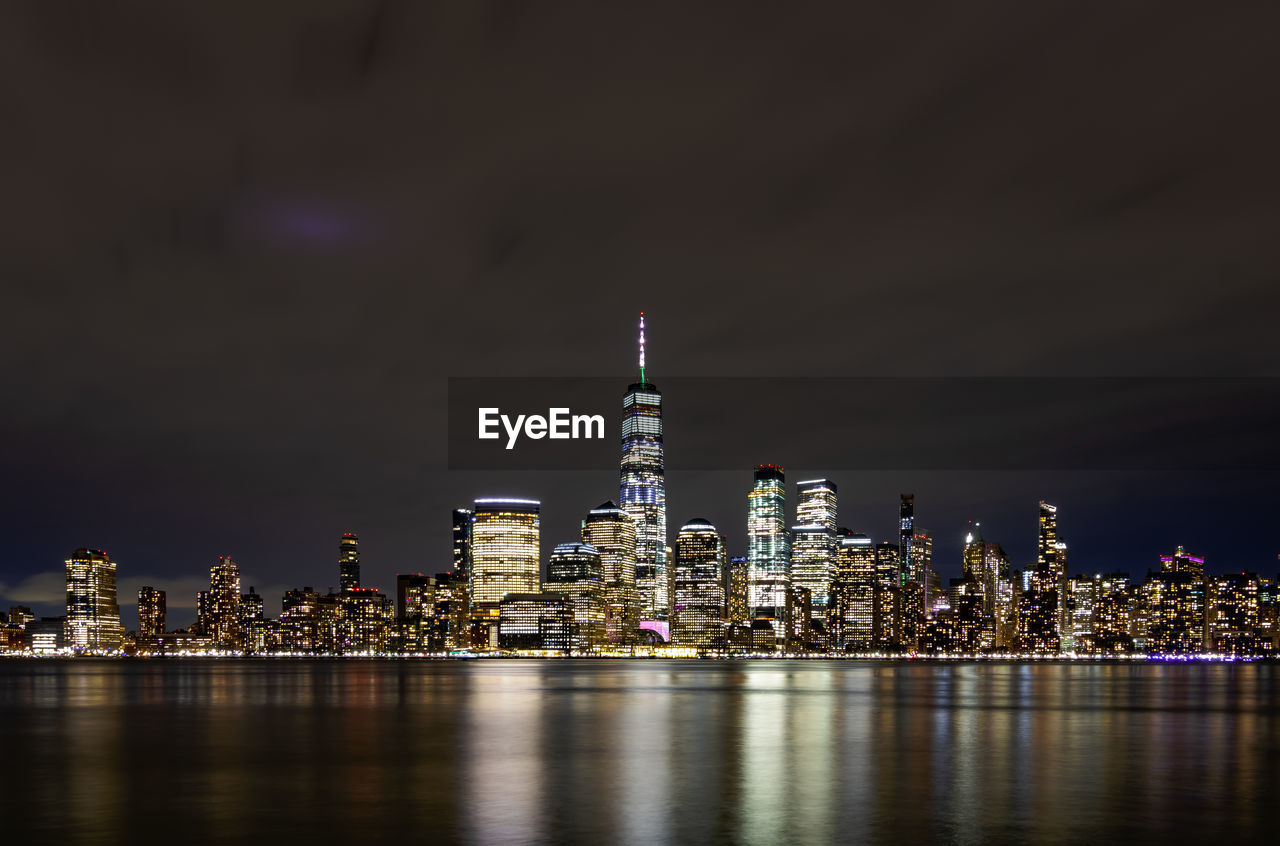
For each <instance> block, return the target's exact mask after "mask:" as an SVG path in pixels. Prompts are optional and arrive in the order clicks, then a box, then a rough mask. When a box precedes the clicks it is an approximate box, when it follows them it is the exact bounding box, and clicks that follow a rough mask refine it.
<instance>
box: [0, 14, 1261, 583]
mask: <svg viewBox="0 0 1280 846" xmlns="http://www.w3.org/2000/svg"><path fill="white" fill-rule="evenodd" d="M0 17H2V20H0V55H3V56H4V57H5V63H6V74H5V78H6V80H7V82H6V84H5V86H4V88H3V91H2V92H0V103H2V104H3V107H4V112H5V115H6V130H5V132H4V133H3V134H0V152H3V154H4V158H5V161H6V162H8V163H9V167H8V168H7V169H6V180H5V186H4V191H3V192H2V194H0V196H2V198H3V199H0V208H3V224H4V229H5V234H6V237H5V245H4V247H3V248H2V249H0V274H3V278H4V280H5V284H4V291H5V297H4V303H5V309H4V315H5V318H6V319H5V332H4V333H3V335H2V336H0V338H2V339H0V352H2V353H3V355H2V356H0V380H2V384H3V385H4V388H5V392H4V397H5V414H4V416H3V422H2V423H0V436H3V438H4V442H5V444H6V449H5V451H4V457H3V468H4V477H5V480H6V482H7V484H6V485H5V486H4V495H3V496H4V503H3V504H4V507H5V511H6V513H7V514H8V515H9V517H10V529H9V532H8V538H7V540H8V541H9V542H8V543H7V544H6V549H5V552H4V554H3V558H2V559H0V566H2V567H3V571H4V581H5V582H6V583H7V584H18V583H21V582H22V580H23V579H24V578H26V577H27V576H30V575H33V574H37V573H40V572H44V571H47V570H49V569H51V568H56V567H57V566H58V562H60V561H61V558H62V557H63V556H65V554H66V553H67V552H68V551H70V550H71V549H73V548H74V547H76V546H79V545H83V544H92V545H103V546H108V547H109V548H110V549H111V550H112V551H113V553H115V554H116V555H117V557H119V559H120V560H121V561H122V562H124V566H126V567H128V568H131V569H134V571H135V572H142V573H149V574H157V577H158V575H159V574H163V573H172V574H173V576H174V578H175V579H177V578H180V577H183V576H187V575H189V574H190V573H191V572H192V571H193V570H198V569H203V568H205V567H206V566H207V564H208V563H209V562H210V561H211V560H212V558H213V557H214V556H216V555H217V554H224V553H227V552H231V553H233V554H236V555H238V556H240V557H241V558H244V559H246V562H247V563H246V566H249V567H250V568H251V569H252V570H253V571H254V572H255V573H258V574H261V578H262V579H264V580H265V581H270V582H271V583H293V582H297V583H304V582H307V583H324V582H325V580H326V579H331V578H332V577H331V576H330V575H328V574H329V573H331V571H332V569H333V558H334V549H333V547H334V543H335V539H336V535H337V534H338V533H339V532H340V531H343V530H347V529H353V528H354V529H358V530H360V531H361V532H362V533H363V536H364V537H365V538H366V542H365V543H366V547H367V557H368V559H369V566H370V568H371V569H372V570H373V572H374V573H375V574H376V575H375V580H377V581H380V582H382V583H383V584H384V585H385V584H386V583H387V582H388V581H389V579H390V576H391V574H392V573H393V572H394V571H395V570H396V569H403V568H407V567H410V566H412V567H413V568H414V569H418V568H434V567H438V566H441V564H442V563H443V560H444V558H445V556H446V554H447V540H446V536H445V528H446V526H447V523H446V521H447V519H448V518H447V509H448V508H449V507H450V506H452V505H453V504H455V503H458V502H463V501H466V500H467V499H469V498H471V497H473V496H475V495H479V494H483V493H492V492H497V491H498V490H502V491H507V490H510V491H511V492H513V493H530V494H535V495H538V496H540V497H541V498H543V499H544V500H545V501H547V502H548V524H549V529H548V533H549V534H551V533H554V534H555V535H556V536H557V537H559V536H561V535H563V534H565V533H567V532H572V530H573V528H574V522H575V521H576V519H577V516H576V515H577V514H578V513H579V512H580V511H581V510H582V508H584V507H588V506H590V505H593V504H595V503H597V502H599V501H600V500H603V499H605V498H608V497H610V496H612V495H613V493H614V486H615V485H616V477H615V475H614V474H613V472H612V470H611V469H609V468H603V469H602V470H601V471H600V473H599V474H597V475H591V474H588V475H589V476H590V478H588V477H586V476H581V475H576V474H572V475H571V476H566V477H564V478H551V477H548V478H546V479H541V478H529V477H525V476H521V477H518V478H515V479H504V478H474V477H469V476H460V475H457V474H453V475H451V474H448V473H446V472H444V471H443V470H442V469H441V468H442V467H443V465H444V441H443V425H444V420H445V412H444V408H443V402H444V388H445V382H444V379H445V377H446V376H450V375H529V374H552V375H570V376H577V375H583V376H613V375H617V376H618V377H619V378H620V379H626V378H627V377H628V374H629V370H630V361H631V356H632V350H631V344H632V339H631V323H632V320H633V317H634V313H635V312H636V311H638V310H640V309H644V310H645V311H647V312H649V313H650V314H651V315H652V316H653V319H652V322H651V326H652V329H651V338H652V342H653V343H652V366H653V372H654V375H655V378H656V379H658V381H659V382H660V381H661V375H662V374H669V375H680V376H722V375H738V374H743V373H749V374H760V375H776V376H791V375H807V376H808V375H816V376H862V375H922V376H961V375H963V376H968V375H1040V374H1047V375H1113V374H1120V375H1142V376H1163V375H1197V376H1215V375H1251V376H1259V375H1270V376H1274V375H1277V374H1278V371H1280V361H1278V360H1277V353H1276V348H1275V345H1274V343H1273V342H1272V328H1271V325H1270V324H1271V321H1272V319H1273V318H1272V315H1274V314H1275V313H1277V311H1280V294H1277V291H1280V286H1277V284H1276V283H1277V281H1278V279H1277V276H1278V270H1280V267H1278V264H1280V263H1278V261H1277V250H1276V248H1275V247H1274V244H1273V242H1274V232H1275V231H1277V228H1278V226H1277V224H1280V220H1278V219H1277V218H1278V217H1280V214H1278V207H1277V204H1276V202H1275V197H1276V196H1278V195H1280V171H1278V168H1277V165H1276V157H1275V154H1274V151H1275V150H1276V149H1277V147H1278V146H1280V145H1278V142H1280V118H1278V117H1277V112H1276V110H1275V108H1274V104H1275V103H1276V102H1277V99H1278V97H1277V95H1278V94H1280V90H1277V89H1278V88H1280V82H1278V81H1277V77H1276V75H1275V73H1274V49H1273V45H1272V43H1271V39H1270V37H1269V34H1270V33H1273V32H1275V31H1276V29H1277V24H1280V10H1277V9H1276V8H1274V7H1270V6H1267V5H1266V4H1257V5H1250V6H1240V7H1233V8H1215V9H1213V10H1212V11H1209V10H1207V9H1203V8H1200V7H1197V6H1194V5H1191V4H1185V5H1184V4H1172V5H1170V4H1167V3H1120V4H1108V5H1107V6H1106V7H1102V6H1099V7H1096V8H1090V7H1081V6H1080V5H1079V4H1070V3H1048V4H1046V3H1038V4H1015V3H978V4H963V5H956V4H937V5H934V6H932V7H927V6H926V7H911V8H910V9H907V8H894V9H886V8H883V7H880V6H876V5H872V4H866V5H861V6H850V5H845V6H830V5H809V4H789V5H788V6H787V7H786V8H785V9H783V8H781V7H774V8H766V7H763V6H756V5H752V4H699V5H697V6H693V7H689V6H687V5H686V6H676V5H671V6H664V5H658V6H654V5H648V6H644V7H634V6H617V7H607V6H599V5H597V6H589V5H559V4H546V3H537V4H518V3H505V2H504V3H496V2H495V3H487V4H486V3H467V4H459V5H446V4H438V5H437V4H418V3H394V2H381V3H358V2H333V3H319V4H314V3H306V4H269V5H267V6H261V5H259V6H255V7H253V8H252V9H250V7H248V6H236V5H230V6H229V5H225V4H204V5H197V6H190V5H188V6H176V5H173V4H166V3H116V4H112V5H111V6H110V7H106V6H102V5H101V4H94V3H59V4H48V3H32V4H24V5H14V6H10V7H7V8H6V9H5V10H4V11H3V12H0ZM670 413H671V414H673V415H674V414H677V413H678V409H674V408H673V409H671V411H670ZM768 458H770V457H769V456H761V459H762V460H767V459H768ZM817 469H821V468H817ZM678 478H679V477H678V476H673V489H672V501H673V513H672V515H671V520H672V524H673V525H679V523H680V522H682V521H683V520H684V519H685V518H687V517H689V516H693V515H694V514H699V515H703V516H708V517H712V518H713V519H715V520H716V521H717V522H718V523H719V522H725V523H727V524H729V527H730V530H731V533H732V532H734V531H740V527H739V526H737V524H738V523H740V522H741V520H740V516H741V515H740V513H739V512H740V509H739V505H740V502H739V501H737V500H733V499H732V497H738V498H739V499H740V498H741V496H742V495H743V491H744V490H745V487H746V485H747V484H748V477H747V475H746V473H745V472H744V474H743V475H742V476H741V478H734V479H731V480H725V481H723V482H720V483H717V484H712V483H710V482H708V483H706V485H703V484H702V483H700V482H697V481H696V480H689V481H688V484H689V485H690V486H691V487H689V488H686V489H684V490H681V489H680V488H678V487H676V481H677V480H678ZM841 481H842V487H841V492H842V495H844V497H845V500H844V501H845V502H847V503H849V504H850V505H851V506H853V507H856V508H862V507H863V504H862V502H861V498H862V497H863V496H864V495H866V496H869V494H870V492H871V491H872V490H875V491H877V493H878V496H877V498H876V499H875V500H874V503H875V505H874V509H875V513H876V514H879V515H881V517H878V518H876V519H879V520H883V521H891V519H892V513H893V508H894V502H893V501H892V495H891V491H892V490H893V489H895V488H896V487H905V486H907V484H908V482H907V481H902V482H901V483H898V484H894V483H892V482H888V483H886V485H885V486H884V487H883V489H881V488H879V487H876V486H875V485H872V484H871V482H870V481H867V482H866V483H865V484H864V483H863V482H861V481H857V480H853V479H849V480H841ZM926 483H927V484H928V486H929V488H928V489H926V487H925V484H926ZM1064 486H1065V483H1064ZM1233 486H1235V488H1234V489H1248V490H1251V491H1255V492H1256V493H1257V494H1258V495H1259V496H1260V497H1261V499H1255V500H1254V502H1255V504H1256V505H1257V506H1258V507H1261V506H1262V505H1264V504H1265V505H1268V507H1273V506H1274V494H1270V493H1269V491H1270V490H1271V489H1272V488H1273V487H1274V486H1273V485H1270V484H1268V483H1267V482H1266V480H1263V481H1259V480H1258V479H1250V480H1240V479H1236V480H1234V481H1232V482H1230V483H1226V482H1221V481H1214V482H1212V483H1207V482H1206V483H1204V484H1201V485H1198V486H1193V487H1194V488H1195V490H1194V491H1191V492H1189V493H1188V496H1190V495H1191V494H1192V493H1194V494H1195V496H1194V497H1193V498H1192V500H1194V502H1196V503H1199V506H1198V507H1197V510H1196V512H1195V513H1197V514H1205V515H1210V514H1213V515H1216V514H1219V513H1223V512H1222V508H1221V506H1220V503H1221V502H1222V501H1223V499H1219V498H1214V497H1219V496H1220V497H1225V498H1226V499H1227V500H1230V499H1231V494H1230V491H1231V490H1232V489H1233ZM1029 487H1039V488H1041V489H1044V488H1049V487H1052V485H1049V484H1048V483H1043V484H1039V485H1030V486H1029ZM516 488H518V489H519V490H515V489H516ZM1175 488H1177V486H1170V485H1164V486H1162V487H1161V491H1162V493H1161V494H1160V495H1159V496H1156V497H1154V498H1153V499H1154V500H1158V502H1155V503H1154V504H1152V505H1133V506H1132V508H1133V509H1134V510H1132V511H1130V510H1129V508H1130V505H1131V504H1129V505H1126V506H1125V511H1124V517H1123V519H1121V518H1120V517H1118V516H1117V511H1116V509H1117V508H1118V506H1116V505H1115V502H1116V501H1117V500H1116V497H1117V496H1118V491H1119V488H1117V487H1115V486H1114V485H1110V484H1099V485H1098V486H1097V487H1095V488H1092V489H1091V488H1089V487H1088V486H1081V488H1080V493H1079V494H1078V497H1079V505H1078V508H1077V511H1078V512H1087V513H1088V514H1089V515H1090V521H1089V522H1086V520H1085V519H1084V514H1083V513H1081V516H1080V519H1079V522H1077V523H1076V528H1073V529H1072V530H1071V533H1072V534H1073V535H1074V536H1075V537H1078V538H1081V539H1082V540H1083V539H1084V537H1085V536H1091V537H1097V538H1099V539H1113V540H1116V539H1118V540H1116V542H1123V543H1124V545H1125V549H1126V552H1125V555H1126V556H1127V557H1128V558H1129V559H1131V560H1133V559H1138V558H1141V557H1142V556H1146V557H1147V558H1150V557H1151V556H1154V555H1155V554H1156V552H1157V551H1158V548H1163V547H1167V546H1169V545H1170V544H1172V543H1174V542H1177V541H1178V540H1181V539H1183V538H1182V533H1184V532H1188V531H1189V526H1190V525H1191V523H1193V522H1194V521H1187V520H1173V519H1170V514H1169V512H1168V509H1169V508H1178V507H1182V506H1178V505H1177V503H1176V502H1175V501H1174V500H1172V499H1171V498H1170V497H1169V496H1167V495H1166V494H1165V493H1164V492H1167V491H1169V490H1171V489H1175ZM1141 490H1142V488H1141V486H1139V487H1137V488H1134V489H1126V490H1125V493H1128V494H1136V493H1138V492H1140V491H1141ZM695 491H697V492H698V495H697V497H695V496H694V492H695ZM1015 491H1016V492H1017V495H1018V496H1022V495H1024V494H1025V495H1027V496H1032V497H1033V498H1034V494H1032V493H1031V492H1030V491H1023V490H1022V488H1021V487H1019V486H1018V485H1009V484H1005V483H1003V482H1001V481H1000V479H999V478H986V479H984V480H982V481H981V483H980V484H979V483H978V482H976V481H973V480H967V481H959V480H954V479H952V480H950V481H948V480H945V479H941V478H939V479H924V480H920V484H919V485H917V491H916V492H917V494H918V501H919V502H920V509H921V512H922V522H924V523H926V524H931V526H932V527H933V528H935V530H937V531H939V532H940V533H941V532H943V531H948V532H953V533H958V531H959V529H958V528H957V527H956V526H955V525H954V523H955V520H957V519H962V518H963V514H964V513H965V512H966V511H968V510H973V511H976V510H978V508H977V504H979V503H984V502H989V503H990V508H991V510H993V511H1001V510H1002V509H1003V511H1002V513H1003V514H1007V516H1008V522H1007V525H1008V526H1009V528H1008V529H1007V530H1006V531H1007V536H1012V535H1015V534H1018V533H1020V534H1021V536H1022V537H1023V538H1024V539H1025V538H1027V537H1029V534H1030V532H1031V529H1030V527H1029V521H1030V519H1031V518H1030V517H1029V516H1028V515H1029V514H1031V513H1033V509H1034V501H1031V502H1025V501H1023V500H1021V499H1019V500H1017V502H1016V503H1015V502H1014V501H1013V500H1011V499H1007V498H1006V496H1005V495H1006V493H1007V494H1008V496H1009V497H1012V496H1014V492H1015ZM1086 491H1088V493H1086ZM879 494H885V495H887V496H888V497H889V501H885V497H884V496H879ZM1042 495H1044V496H1048V497H1050V498H1052V497H1053V496H1055V495H1056V494H1055V493H1054V492H1053V491H1048V490H1046V491H1044V493H1043V494H1042ZM1267 497H1271V499H1267ZM931 499H932V500H933V501H934V502H936V508H937V511H936V512H935V513H937V514H939V515H943V514H946V515H947V522H950V523H951V525H947V526H944V525H942V524H943V522H944V521H943V520H942V519H941V516H940V518H939V519H934V518H933V517H926V516H923V515H924V514H925V513H927V509H928V508H932V507H935V506H933V505H927V504H926V503H929V502H930V500H931ZM1094 499H1096V500H1098V501H1105V502H1106V503H1109V505H1108V506H1107V507H1102V506H1101V505H1099V506H1093V505H1090V503H1091V501H1093V500H1094ZM970 500H972V501H973V503H974V506H973V507H972V509H970V508H969V501H970ZM1192 500H1187V501H1192ZM551 503H555V504H554V506H553V505H551ZM1001 503H1003V504H1001ZM872 506H873V501H872V500H871V499H869V498H868V499H867V501H866V503H865V507H866V508H867V510H868V513H870V512H871V510H872ZM1186 507H1188V508H1190V507H1191V506H1186ZM1069 513H1070V511H1065V512H1064V518H1063V521H1064V524H1067V523H1070V522H1071V519H1070V518H1068V517H1067V516H1065V515H1066V514H1069ZM553 515H559V516H553ZM1015 517H1016V518H1017V520H1022V521H1024V522H1021V523H1017V522H1015ZM1095 518H1096V519H1095ZM988 519H990V518H988ZM1002 519H1003V518H1002ZM881 525H882V526H884V527H885V529H886V530H887V522H886V523H882V524H881ZM1117 525H1123V526H1125V527H1127V530H1128V532H1129V534H1127V535H1126V534H1125V533H1124V532H1119V531H1117V530H1116V528H1115V527H1116V526H1117ZM1139 525H1140V526H1142V528H1141V529H1138V528H1136V526H1139ZM1152 527H1154V528H1152ZM953 530H954V531H953ZM1064 531H1066V529H1065V526H1064ZM1197 531H1198V535H1197V542H1202V543H1203V544H1204V545H1205V549H1204V551H1205V552H1206V553H1207V554H1209V555H1210V561H1211V562H1212V561H1213V560H1214V558H1213V556H1214V553H1215V551H1216V550H1219V549H1221V550H1223V555H1229V556H1230V558H1231V559H1232V560H1233V561H1235V560H1240V561H1247V562H1248V563H1249V566H1257V567H1263V566H1265V565H1264V563H1263V559H1264V557H1265V559H1266V560H1268V561H1271V560H1274V559H1271V558H1270V556H1271V554H1273V552H1274V550H1271V549H1270V547H1269V546H1267V544H1268V543H1269V541H1267V540H1266V539H1265V538H1263V537H1255V538H1253V539H1247V538H1244V537H1243V536H1242V533H1241V532H1240V531H1239V527H1238V526H1226V525H1210V526H1206V527H1205V528H1204V529H1203V530H1202V531H1201V530H1197ZM1148 532H1149V533H1150V534H1146V533H1148ZM1246 534H1247V533H1246ZM1259 534H1260V535H1262V534H1265V533H1259ZM1125 538H1131V539H1130V540H1124V539H1125ZM1023 542H1024V543H1025V540H1024V541H1023ZM1100 545H1101V544H1100ZM1227 550H1231V552H1230V553H1227ZM1073 560H1080V559H1079V558H1076V559H1073ZM1144 560H1145V559H1144Z"/></svg>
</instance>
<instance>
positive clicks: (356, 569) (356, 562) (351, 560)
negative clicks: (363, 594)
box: [338, 532, 360, 591]
mask: <svg viewBox="0 0 1280 846" xmlns="http://www.w3.org/2000/svg"><path fill="white" fill-rule="evenodd" d="M338 586H339V589H340V590H342V591H348V590H354V589H355V588H358V587H360V536H359V535H357V534H356V533H355V532H346V533H344V534H343V535H342V538H341V539H339V541H338Z"/></svg>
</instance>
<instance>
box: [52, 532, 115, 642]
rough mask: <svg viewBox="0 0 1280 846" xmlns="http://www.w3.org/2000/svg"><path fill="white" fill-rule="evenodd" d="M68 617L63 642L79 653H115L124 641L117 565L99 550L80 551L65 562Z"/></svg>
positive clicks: (64, 624)
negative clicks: (117, 597) (118, 594)
mask: <svg viewBox="0 0 1280 846" xmlns="http://www.w3.org/2000/svg"><path fill="white" fill-rule="evenodd" d="M66 580H67V616H66V619H65V620H64V622H63V626H64V632H63V642H64V643H65V645H66V646H67V647H69V648H71V649H74V650H76V651H77V652H92V653H98V652H112V651H115V650H117V649H119V648H120V646H121V644H122V643H123V641H124V626H123V625H121V623H120V606H119V604H118V603H117V600H116V563H115V562H114V561H112V560H111V557H110V556H109V555H107V554H106V553H105V552H103V551H102V550H100V549H84V548H81V549H77V550H76V551H75V552H74V553H73V554H72V555H71V557H70V558H68V559H67V560H66Z"/></svg>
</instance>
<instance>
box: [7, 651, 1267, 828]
mask: <svg viewBox="0 0 1280 846" xmlns="http://www.w3.org/2000/svg"><path fill="white" fill-rule="evenodd" d="M1276 669H1277V668H1276V667H1275V666H1274V665H1263V664H1249V665H1243V664H1234V665H1223V664H1216V665H1190V666H1188V665H1177V666H1169V665H1144V664H1134V665H1127V664H1012V663H1010V664H1004V663H987V664H959V663H957V664H940V663H912V662H901V663H861V662H847V661H846V662H838V661H794V662H792V661H737V662H700V661H670V662H668V661H607V660H600V661H497V660H493V661H490V660H485V661H471V662H423V661H416V662H415V661H323V660H316V661H283V660H276V661H273V660H257V661H254V660H246V661H232V660H217V661H196V660H193V661H149V662H143V661H139V662H132V661H106V660H103V661H93V660H80V661H55V660H49V661H36V660H10V661H0V743H2V745H0V749H2V750H3V754H4V763H3V767H2V771H3V773H4V774H3V777H2V778H3V787H2V788H0V801H2V802H3V806H4V807H5V808H6V809H7V810H6V811H5V812H4V814H3V816H2V817H0V822H2V823H3V825H4V831H5V834H6V836H7V839H11V840H12V842H17V841H19V840H26V839H27V838H35V839H36V840H37V841H38V840H47V841H49V842H58V843H127V842H144V843H149V842H170V843H184V844H192V843H242V842H245V841H246V840H249V841H259V840H273V841H275V842H290V843H292V842H301V843H338V842H345V843H350V844H359V843H369V842H390V841H396V842H400V843H413V842H431V843H453V842H461V843H476V844H491V843H542V842H572V843H589V844H600V843H646V844H648V843H666V842H673V843H699V844H702V843H760V844H775V843H824V842H872V843H874V842H912V843H916V842H926V841H929V842H943V843H991V842H996V843H1026V842H1035V843H1050V844H1052V843H1100V842H1112V841H1117V840H1128V841H1136V842H1161V843H1166V844H1167V843H1171V842H1193V841H1197V842H1205V841H1210V842H1230V841H1235V842H1275V839H1274V836H1273V827H1274V824H1275V822H1276V818H1275V812H1274V811H1272V810H1270V809H1269V807H1268V802H1269V800H1270V798H1271V797H1272V796H1273V795H1274V794H1275V790H1276V788H1277V786H1280V735H1278V731H1277V729H1278V727H1280V720H1278V718H1277V707H1276V703H1277V700H1276V692H1277V682H1276V677H1277V672H1276Z"/></svg>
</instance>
